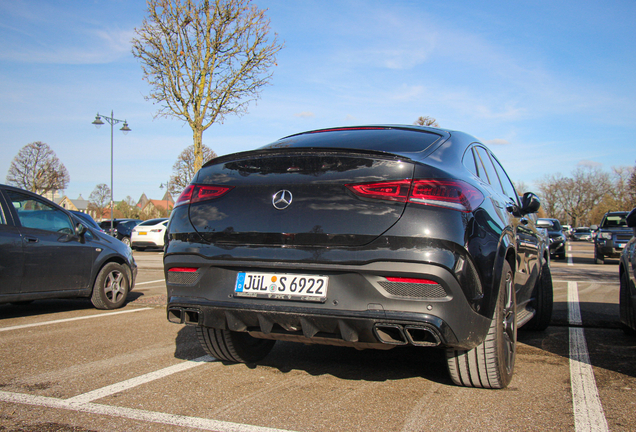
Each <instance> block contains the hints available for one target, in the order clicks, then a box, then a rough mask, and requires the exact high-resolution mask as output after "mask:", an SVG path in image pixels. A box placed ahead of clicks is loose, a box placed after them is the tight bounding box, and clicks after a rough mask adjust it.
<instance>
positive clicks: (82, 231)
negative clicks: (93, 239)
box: [75, 223, 87, 237]
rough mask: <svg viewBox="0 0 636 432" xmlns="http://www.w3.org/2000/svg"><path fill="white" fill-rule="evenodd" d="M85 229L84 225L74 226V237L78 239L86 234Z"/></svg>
mask: <svg viewBox="0 0 636 432" xmlns="http://www.w3.org/2000/svg"><path fill="white" fill-rule="evenodd" d="M86 230H87V228H86V227H85V226H84V224H81V223H78V224H77V225H75V235H76V236H78V237H81V236H83V235H84V234H85V233H86Z"/></svg>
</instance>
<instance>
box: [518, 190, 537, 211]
mask: <svg viewBox="0 0 636 432" xmlns="http://www.w3.org/2000/svg"><path fill="white" fill-rule="evenodd" d="M539 207H541V201H539V197H538V196H536V195H535V194H533V193H532V192H526V193H524V194H523V197H522V198H521V213H522V214H524V215H526V214H530V213H536V212H538V211H539Z"/></svg>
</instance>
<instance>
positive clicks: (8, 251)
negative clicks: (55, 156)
mask: <svg viewBox="0 0 636 432" xmlns="http://www.w3.org/2000/svg"><path fill="white" fill-rule="evenodd" d="M0 263H1V265H0V303H24V302H30V301H32V300H37V299H45V298H68V297H88V298H90V299H91V301H92V302H93V305H94V306H95V307H96V308H98V309H114V308H118V307H121V306H123V304H124V302H125V301H126V296H127V295H128V292H129V291H130V290H132V289H133V287H134V285H135V278H136V275H137V265H136V264H135V261H134V259H133V256H132V251H131V250H130V248H129V247H127V246H126V245H124V244H123V243H122V242H120V241H118V240H116V239H114V238H113V237H111V236H109V235H107V234H105V233H102V232H100V231H99V230H97V229H94V228H89V227H88V224H86V223H85V222H83V221H82V219H80V218H79V216H74V215H72V214H71V213H69V212H67V211H66V210H65V209H63V208H62V207H60V206H58V205H57V204H55V203H53V202H51V201H49V200H47V199H45V198H42V197H41V196H39V195H36V194H33V193H31V192H27V191H25V190H22V189H18V188H15V187H11V186H6V185H0Z"/></svg>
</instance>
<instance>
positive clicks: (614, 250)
mask: <svg viewBox="0 0 636 432" xmlns="http://www.w3.org/2000/svg"><path fill="white" fill-rule="evenodd" d="M626 217H627V212H626V211H618V212H608V213H605V215H603V219H601V224H600V225H599V226H598V228H597V230H596V236H595V237H594V262H596V264H604V263H605V258H606V257H607V258H618V257H620V255H621V252H622V251H623V248H624V247H625V245H626V244H627V242H628V241H629V239H631V238H632V230H631V228H629V227H628V226H627V222H626V221H625V218H626Z"/></svg>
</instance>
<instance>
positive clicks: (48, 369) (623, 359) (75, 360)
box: [0, 242, 636, 432]
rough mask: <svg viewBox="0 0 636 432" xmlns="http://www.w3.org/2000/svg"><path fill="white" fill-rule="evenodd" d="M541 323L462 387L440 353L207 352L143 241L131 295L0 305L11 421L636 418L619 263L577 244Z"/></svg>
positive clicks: (0, 374) (558, 265) (279, 426)
mask: <svg viewBox="0 0 636 432" xmlns="http://www.w3.org/2000/svg"><path fill="white" fill-rule="evenodd" d="M570 247H571V249H572V251H571V254H570V256H571V259H570V261H569V262H562V261H553V263H552V272H553V279H554V287H555V310H554V314H553V318H552V325H551V326H550V328H549V329H548V330H547V331H546V332H526V331H520V332H519V342H520V344H519V347H518V354H517V363H516V367H515V376H514V378H513V381H512V383H511V385H510V386H509V387H508V388H507V389H505V390H481V389H469V388H461V387H457V386H454V385H453V384H452V382H451V381H450V378H449V377H448V375H447V372H446V367H445V362H444V359H443V352H442V351H440V350H435V349H424V348H412V349H409V348H399V349H393V350H389V351H374V350H366V351H357V350H355V349H350V348H340V347H326V346H305V345H300V344H294V343H280V342H279V343H277V345H276V347H275V348H274V350H273V351H272V353H271V354H270V355H269V356H268V357H267V358H266V359H265V360H264V361H263V362H261V363H259V364H258V365H226V364H222V363H221V362H218V361H215V360H214V359H212V358H210V357H207V356H206V355H205V353H204V352H203V350H202V349H201V348H200V347H199V343H198V341H197V337H196V333H195V331H194V329H193V328H192V327H184V326H179V325H175V324H170V323H168V321H167V320H166V316H165V315H166V313H165V302H166V298H165V284H164V281H163V273H162V262H161V253H160V252H158V251H146V252H136V253H135V258H136V260H137V262H138V265H139V277H138V281H137V287H136V289H135V291H133V292H132V293H130V295H129V297H128V303H127V305H126V306H125V307H124V308H122V309H118V310H115V311H98V310H96V309H94V308H93V307H92V306H91V304H90V301H88V300H46V301H36V302H34V303H32V304H30V305H26V306H20V307H18V306H13V305H0V353H1V357H0V358H1V359H2V360H1V362H2V367H1V368H0V431H64V432H66V431H114V430H116V431H189V430H214V431H245V432H252V431H275V430H288V431H376V430H377V431H405V432H406V431H429V430H435V431H464V430H488V431H499V430H501V431H503V430H506V431H510V430H515V431H518V430H563V431H569V430H572V431H574V430H577V431H582V430H599V431H602V430H612V431H630V430H634V425H636V338H634V337H629V336H627V335H625V334H624V333H623V332H622V331H621V330H620V328H619V325H618V322H617V320H618V265H617V263H618V262H617V261H613V262H608V264H605V265H595V264H593V260H592V246H591V245H590V244H588V243H576V242H575V243H570Z"/></svg>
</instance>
